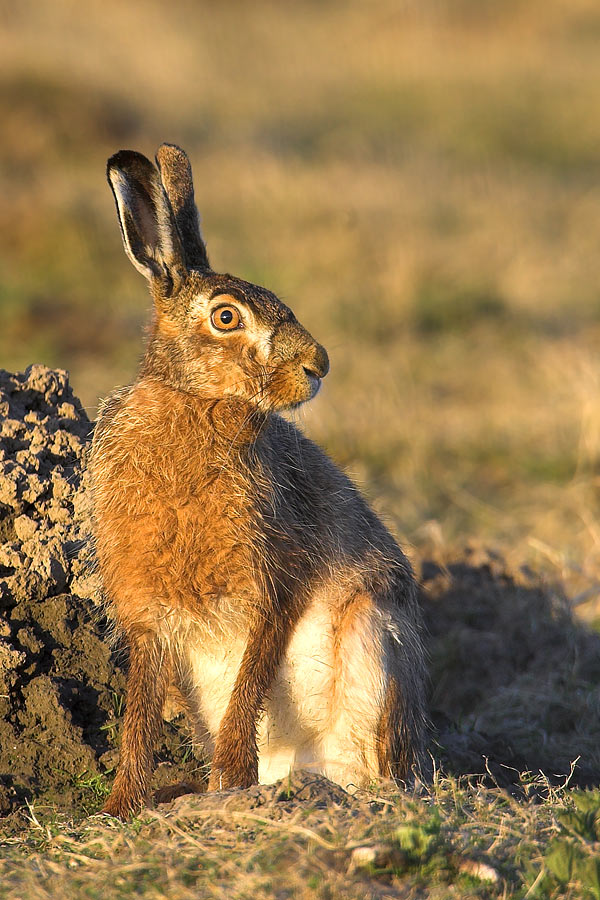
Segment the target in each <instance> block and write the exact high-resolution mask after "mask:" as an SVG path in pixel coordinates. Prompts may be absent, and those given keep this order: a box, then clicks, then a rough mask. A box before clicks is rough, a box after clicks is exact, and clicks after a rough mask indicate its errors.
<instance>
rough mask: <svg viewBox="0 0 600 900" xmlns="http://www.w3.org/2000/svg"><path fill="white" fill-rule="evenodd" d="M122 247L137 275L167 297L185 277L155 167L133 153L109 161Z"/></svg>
mask: <svg viewBox="0 0 600 900" xmlns="http://www.w3.org/2000/svg"><path fill="white" fill-rule="evenodd" d="M106 174H107V177H108V183H109V184H110V186H111V188H112V192H113V194H114V196H115V203H116V205H117V215H118V217H119V224H120V226H121V234H122V236H123V244H124V246H125V252H126V253H127V256H128V257H129V259H130V260H131V262H132V263H133V265H134V266H135V267H136V269H137V270H138V272H141V273H142V275H143V276H144V277H145V278H147V279H148V280H149V281H150V282H151V283H152V284H155V285H158V286H159V287H160V290H161V292H162V293H163V294H166V295H167V296H168V295H170V294H171V293H172V292H173V290H176V289H177V288H178V287H179V286H180V284H181V283H182V282H183V279H184V278H185V275H186V264H185V256H184V253H183V248H182V246H181V239H180V236H179V232H178V231H177V225H176V224H175V219H174V216H173V212H172V210H171V207H170V205H169V201H168V199H167V197H166V196H165V192H164V189H163V186H162V183H161V180H160V176H159V174H158V171H157V170H156V168H155V167H154V166H153V165H152V163H151V162H150V160H149V159H146V157H145V156H143V155H142V154H141V153H136V152H135V151H134V150H120V151H119V152H118V153H115V154H114V156H111V158H110V159H109V160H108V165H107V169H106Z"/></svg>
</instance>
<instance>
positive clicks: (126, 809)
mask: <svg viewBox="0 0 600 900" xmlns="http://www.w3.org/2000/svg"><path fill="white" fill-rule="evenodd" d="M143 806H144V803H143V801H142V800H141V799H140V797H139V795H138V794H135V795H132V794H128V793H126V792H125V791H120V790H113V791H112V792H111V795H110V797H109V798H108V800H107V801H106V803H105V804H104V806H103V807H102V809H101V812H102V813H103V814H104V815H105V816H113V817H114V818H115V819H122V820H123V821H124V822H125V821H127V819H130V818H131V817H132V816H135V815H137V814H138V813H139V812H140V810H141V809H142V807H143Z"/></svg>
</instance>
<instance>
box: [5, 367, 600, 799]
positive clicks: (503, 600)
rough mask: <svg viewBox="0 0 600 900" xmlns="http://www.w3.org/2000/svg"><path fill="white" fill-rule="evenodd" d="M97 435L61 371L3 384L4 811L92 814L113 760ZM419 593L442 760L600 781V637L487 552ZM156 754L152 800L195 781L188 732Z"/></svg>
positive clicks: (30, 372) (179, 730)
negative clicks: (99, 555)
mask: <svg viewBox="0 0 600 900" xmlns="http://www.w3.org/2000/svg"><path fill="white" fill-rule="evenodd" d="M92 428H93V426H92V423H91V422H90V421H89V419H88V418H87V416H86V414H85V412H84V410H83V409H82V407H81V404H80V403H79V401H78V400H77V398H76V397H75V396H74V395H73V393H72V391H71V388H70V386H69V383H68V378H67V375H66V373H65V372H62V371H53V370H50V369H47V368H46V367H44V366H31V367H29V368H28V369H27V370H26V371H25V372H24V373H21V374H17V375H12V374H9V373H7V372H2V371H0V814H7V813H9V812H10V811H11V810H14V809H16V808H18V807H20V806H22V805H23V804H24V803H25V802H26V801H29V802H32V801H33V802H35V803H37V804H40V803H56V804H57V805H58V806H59V807H60V808H61V809H62V810H63V811H72V812H73V813H78V812H93V811H95V810H96V809H97V808H98V807H99V805H100V803H101V800H102V799H103V796H104V795H105V794H106V792H107V790H108V786H109V782H110V773H111V772H112V771H113V769H114V766H115V763H116V758H117V747H118V741H119V733H120V725H121V713H122V709H123V698H124V690H125V679H124V672H123V664H124V653H121V654H116V655H115V653H114V652H112V651H111V649H110V647H109V644H108V642H107V640H106V634H105V624H104V622H103V619H102V607H101V604H100V602H99V599H100V593H99V585H98V583H97V580H96V579H95V576H94V574H93V569H92V568H91V567H90V559H89V556H90V551H89V542H88V540H87V538H88V534H87V532H88V527H89V510H88V507H87V501H86V496H87V492H86V487H85V480H86V476H85V461H86V455H87V452H88V447H89V440H90V437H91V432H92ZM423 583H424V588H423V606H424V609H425V615H426V620H427V625H428V629H429V651H430V657H431V684H432V703H431V708H432V718H433V722H434V735H433V741H432V751H433V755H434V757H435V758H436V761H437V763H438V764H439V763H440V762H441V764H442V765H443V766H445V767H446V768H447V769H449V770H451V771H453V772H455V773H457V774H464V773H469V774H470V773H475V774H478V773H481V774H488V772H489V771H491V772H492V773H493V776H494V777H495V778H496V779H497V780H499V781H500V782H501V783H507V784H511V783H514V782H516V781H517V782H518V772H522V771H523V770H525V769H527V770H530V771H533V772H537V771H538V770H539V769H542V770H543V771H544V772H545V773H546V774H548V775H550V776H554V775H557V776H564V775H565V774H567V773H568V772H569V770H570V764H571V762H572V761H573V760H575V759H576V758H578V757H579V758H580V759H579V762H578V765H577V767H576V769H575V773H574V776H573V782H572V783H578V784H585V785H588V784H598V783H600V774H599V773H600V638H599V636H598V635H596V634H594V633H593V632H591V631H589V630H587V629H586V628H585V627H584V626H582V625H579V624H577V623H576V622H575V621H574V620H573V617H572V615H571V612H570V609H569V606H568V604H567V602H566V601H565V599H564V597H562V596H561V595H560V592H559V591H556V590H554V589H551V588H548V587H545V586H543V585H541V584H540V583H539V580H536V578H535V577H534V576H532V575H531V574H528V573H523V572H519V573H515V572H513V573H510V572H508V571H507V570H506V567H505V565H504V563H503V562H502V560H501V559H500V558H498V557H497V556H495V555H494V554H493V553H490V552H488V551H481V550H475V549H472V550H470V551H468V552H467V553H466V554H465V555H464V557H463V558H462V559H460V560H458V561H456V562H453V563H451V564H449V565H447V566H446V565H436V564H433V563H425V564H424V565H423ZM157 749H158V759H159V761H160V764H159V766H158V769H157V776H156V779H155V787H159V786H161V785H162V784H164V783H166V782H169V781H179V780H190V779H196V780H197V779H198V778H199V777H201V775H199V772H198V769H200V768H201V763H200V762H196V761H195V760H194V758H193V756H192V754H191V748H190V744H189V739H188V736H187V732H186V731H185V729H184V728H183V727H182V726H181V723H178V722H175V723H165V725H164V729H163V734H162V739H161V743H160V746H159V747H158V748H157ZM315 783H317V782H316V781H315V779H313V780H312V781H311V784H315ZM252 791H254V793H252ZM265 791H267V793H266V794H265ZM267 794H268V790H267V789H266V788H264V787H257V788H256V789H251V791H250V794H248V797H249V798H254V800H256V802H257V803H259V802H262V801H260V798H261V797H263V795H264V797H266V796H267ZM269 796H270V795H269ZM313 799H314V798H313ZM222 801H223V798H221V799H220V800H219V803H222ZM205 802H206V803H207V804H210V802H211V801H210V800H208V799H207V800H206V801H205ZM232 802H237V801H232ZM253 802H254V801H253Z"/></svg>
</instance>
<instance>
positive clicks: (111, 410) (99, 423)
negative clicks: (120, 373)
mask: <svg viewBox="0 0 600 900" xmlns="http://www.w3.org/2000/svg"><path fill="white" fill-rule="evenodd" d="M131 390H132V386H131V385H127V386H126V387H120V388H117V389H116V390H114V391H113V392H112V394H109V396H108V397H107V398H106V399H105V400H102V401H101V403H100V408H99V409H98V418H97V419H96V425H95V427H94V441H96V442H97V441H99V440H101V438H102V436H103V435H104V434H106V432H107V431H108V430H109V428H110V426H111V424H112V423H113V421H114V419H115V417H116V416H117V414H118V412H119V410H121V409H122V408H123V406H124V405H125V403H126V401H127V397H128V396H129V395H130V393H131Z"/></svg>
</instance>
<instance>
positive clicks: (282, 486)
mask: <svg viewBox="0 0 600 900" xmlns="http://www.w3.org/2000/svg"><path fill="white" fill-rule="evenodd" d="M159 163H160V175H161V177H159V174H158V172H157V171H156V169H154V167H153V166H152V164H151V163H150V162H149V161H148V160H146V159H145V158H144V157H141V156H140V154H135V153H132V152H130V151H121V153H119V154H116V155H115V156H114V157H112V159H111V160H110V161H109V170H108V171H109V180H110V182H111V185H112V187H113V191H114V192H115V197H116V200H117V209H118V212H119V220H120V223H121V228H122V232H123V237H124V242H125V248H126V251H127V253H128V255H129V256H130V258H131V259H132V261H133V262H134V264H135V265H136V267H137V268H138V269H139V270H140V271H142V272H143V273H144V274H145V275H146V277H147V278H148V279H149V281H150V286H151V290H152V293H153V296H154V300H155V310H156V311H155V318H154V322H153V325H152V327H151V331H150V336H149V341H148V346H147V350H146V355H145V358H144V362H143V364H142V368H141V372H140V376H139V378H138V380H137V381H136V383H135V384H134V385H133V386H132V387H130V388H127V389H124V390H121V391H118V392H116V393H115V394H114V395H113V396H112V397H111V398H110V399H109V401H108V402H107V403H106V405H105V407H104V409H103V411H102V414H101V417H100V420H99V422H98V425H97V428H96V434H95V438H94V445H93V453H92V476H93V484H94V507H95V538H96V547H97V558H98V562H99V567H100V571H101V573H102V577H103V583H104V588H105V592H106V597H107V601H108V605H109V611H110V614H111V616H112V617H113V619H114V620H115V622H116V624H117V626H118V628H119V630H120V631H122V632H123V633H124V634H125V635H126V637H127V639H128V643H129V646H130V654H131V663H130V672H129V678H128V701H127V708H126V716H125V728H124V734H123V742H122V748H121V763H120V767H119V772H118V775H117V779H116V781H115V786H114V788H113V792H112V794H111V796H110V798H109V801H108V803H107V805H106V811H107V812H109V813H111V814H114V815H120V816H126V815H127V814H128V813H130V812H131V811H134V810H136V809H138V808H139V807H140V806H141V805H142V804H143V803H144V802H145V800H146V797H147V791H148V784H149V779H150V774H151V770H152V744H153V742H154V739H155V735H156V732H157V728H158V723H159V721H160V709H161V708H162V705H163V704H164V702H165V700H166V697H167V692H168V690H169V687H170V685H172V684H173V683H174V684H175V685H176V686H177V688H178V690H179V691H180V693H181V695H182V696H183V698H184V704H185V706H186V707H187V709H188V710H189V712H190V718H191V719H192V722H193V723H194V726H195V730H196V732H197V733H199V732H200V731H201V730H202V727H203V726H201V723H202V721H203V713H202V710H201V708H200V706H199V705H198V703H199V700H198V696H199V695H198V691H199V690H200V687H199V685H197V684H196V683H195V681H194V676H193V675H190V671H191V670H190V668H189V664H188V662H187V660H189V659H192V658H193V653H194V652H195V651H194V647H196V646H198V647H201V646H202V645H203V644H204V643H206V642H207V641H208V642H210V641H214V639H215V635H220V636H221V637H220V645H221V646H222V647H223V648H224V649H225V650H226V648H227V647H228V646H229V642H232V643H231V646H232V647H233V645H234V643H235V641H236V640H239V638H240V636H241V637H242V638H243V640H244V643H245V650H244V651H243V653H242V655H241V661H240V663H239V668H238V670H237V675H236V677H235V679H234V680H233V687H232V690H231V694H230V695H229V699H228V702H227V704H226V709H225V710H224V712H223V714H222V717H221V720H220V725H219V727H218V733H216V734H214V735H213V738H214V754H213V761H212V773H211V778H210V783H209V787H210V788H211V789H219V788H226V787H233V786H247V785H249V784H252V783H253V782H255V781H256V780H257V777H258V748H257V724H258V722H259V720H260V717H261V714H262V712H263V710H264V708H265V704H266V703H268V702H269V697H270V692H271V690H272V689H273V688H274V686H275V685H276V683H279V682H278V681H277V679H278V678H279V673H280V670H281V666H282V665H283V664H284V662H285V660H287V658H288V657H287V656H286V654H287V653H288V649H289V647H290V641H291V640H292V638H293V636H294V635H295V633H296V629H297V627H298V625H299V623H300V622H301V621H302V620H303V617H304V616H305V615H307V614H309V613H310V611H311V610H314V609H316V608H317V606H318V604H317V606H315V603H317V599H316V598H321V599H320V600H319V601H318V603H320V604H321V605H322V604H323V603H324V604H325V606H324V609H325V610H329V611H328V612H326V616H327V618H328V621H330V625H329V626H328V627H329V628H330V629H331V640H332V647H333V660H334V663H333V668H334V670H335V671H334V672H333V674H332V681H331V687H330V688H328V689H327V690H328V691H330V694H328V697H329V699H328V704H329V709H330V712H329V713H328V714H327V721H329V722H331V723H334V721H337V720H336V716H337V717H338V719H339V710H340V709H342V708H343V709H345V710H346V711H347V715H348V716H350V718H351V717H352V709H353V698H352V696H348V690H349V687H348V685H350V684H351V683H354V682H352V678H354V679H355V680H356V675H355V673H354V674H353V672H354V669H353V666H354V667H356V664H358V665H359V670H360V664H361V663H360V659H356V658H355V656H354V654H355V651H354V650H352V651H350V650H349V649H348V648H350V647H354V646H356V647H357V648H358V650H357V651H356V652H358V653H359V654H360V653H362V652H363V650H362V649H361V648H362V647H363V644H364V645H365V646H367V645H369V647H370V646H371V645H372V647H373V650H372V651H369V652H371V656H369V657H365V665H367V664H368V665H371V668H372V671H371V675H372V677H373V678H374V679H375V682H376V684H380V683H381V685H383V686H384V687H382V690H383V691H384V693H385V697H382V700H381V703H379V701H378V700H377V698H374V699H373V700H372V702H373V703H376V704H379V706H378V707H377V708H378V709H379V710H380V712H379V717H378V724H377V725H376V727H375V726H373V729H372V731H368V730H367V733H366V734H362V733H361V734H359V735H358V736H357V737H356V741H357V742H358V743H357V744H356V746H357V747H358V746H359V745H360V746H361V747H363V748H364V749H363V750H357V751H356V752H357V754H358V756H360V758H361V759H363V757H364V759H365V760H366V759H367V757H369V758H370V756H369V754H370V753H371V752H373V753H374V754H375V755H376V758H377V760H378V762H377V763H376V764H375V765H376V767H377V769H378V772H377V771H374V772H371V774H377V773H379V774H382V775H386V776H387V775H390V774H393V775H394V776H397V777H402V778H405V777H406V776H407V775H408V773H409V771H410V769H411V767H412V766H413V765H416V764H418V760H419V756H420V753H421V748H422V742H423V730H424V712H423V683H424V667H423V651H422V647H421V643H420V636H419V632H420V614H419V610H418V608H417V604H416V589H415V584H414V580H413V576H412V573H411V570H410V566H409V564H408V562H407V560H406V558H405V557H404V556H403V554H402V552H401V551H400V549H399V548H398V546H397V545H396V543H395V542H394V541H393V539H392V538H391V536H390V535H389V533H388V532H387V531H386V529H385V528H384V526H383V525H382V524H381V522H380V521H379V520H378V519H377V517H376V516H375V515H374V513H373V512H372V511H371V510H370V509H369V507H368V506H367V505H366V503H365V502H364V500H363V499H362V498H361V496H360V495H359V494H358V492H357V491H356V489H355V487H354V486H353V485H352V483H351V482H350V481H349V480H348V479H347V478H346V476H345V475H343V474H342V473H341V472H340V471H339V470H338V469H337V468H336V467H335V466H334V464H333V463H332V462H331V461H330V460H329V459H328V458H327V457H326V456H325V455H324V454H323V453H322V451H321V450H320V449H319V448H318V447H316V446H315V445H314V444H313V443H311V442H310V441H308V440H307V439H306V438H305V437H304V436H303V435H302V434H301V433H300V432H298V431H297V429H296V428H295V427H294V426H293V425H291V424H290V423H289V422H287V421H286V420H285V419H283V418H281V417H280V416H279V415H278V414H277V410H278V409H284V408H289V407H293V406H295V405H298V404H299V403H302V402H304V401H306V400H308V399H310V397H311V396H312V395H313V394H314V391H315V388H316V386H318V384H319V382H320V379H321V378H322V377H323V376H324V375H325V374H326V373H327V370H328V360H327V354H326V353H325V350H324V349H323V348H322V347H321V346H320V345H319V344H317V343H316V342H315V341H314V339H313V338H312V337H311V336H310V335H309V334H308V332H306V330H305V329H304V328H303V327H302V326H301V325H300V324H299V323H298V322H297V320H296V319H295V317H294V315H293V313H292V312H291V311H290V310H289V309H288V308H287V307H286V306H284V305H283V304H282V303H281V302H280V301H279V300H278V299H277V298H276V297H275V296H274V295H273V294H271V293H270V292H268V291H266V290H265V289H263V288H259V287H257V286H256V285H251V284H249V283H247V282H244V281H242V280H240V279H236V278H233V277H232V276H230V275H218V274H216V273H214V272H212V271H211V270H210V269H209V268H208V258H207V256H206V250H205V248H204V245H203V244H202V242H201V238H200V232H199V229H198V219H197V214H196V213H195V206H194V204H193V193H192V182H191V170H190V169H189V162H187V157H185V154H183V151H181V150H179V149H178V148H173V147H172V146H170V145H163V148H161V150H160V151H159ZM161 178H162V181H161ZM165 191H166V193H165ZM190 261H193V262H190ZM224 303H226V304H231V303H233V304H234V305H236V307H237V308H238V309H239V310H240V312H241V314H242V317H243V327H242V328H240V329H238V330H234V331H232V332H223V333H219V332H218V330H216V329H215V328H214V327H213V326H212V325H211V317H210V316H211V310H213V309H214V308H215V304H217V305H221V304H224ZM319 608H320V607H319ZM353 642H354V643H353ZM211 646H212V644H211ZM365 652H366V651H365ZM190 653H191V654H192V657H190ZM373 654H375V655H374V656H373ZM286 664H287V663H286ZM373 667H374V668H373ZM359 678H360V671H359ZM300 681H302V678H300ZM336 696H337V697H338V699H335V698H336ZM200 699H201V698H200ZM367 699H369V700H370V698H367ZM357 702H358V697H357ZM340 721H341V720H340ZM331 727H332V728H333V727H334V726H333V725H332V726H331ZM340 727H341V726H340ZM352 728H354V726H352ZM356 728H357V730H358V731H360V722H358V723H356ZM358 756H357V759H358ZM374 758H375V757H374ZM357 765H358V763H357ZM361 765H363V768H364V769H365V771H367V772H368V771H371V770H370V769H369V765H370V764H369V763H367V762H364V764H363V763H361ZM174 790H176V789H174Z"/></svg>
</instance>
